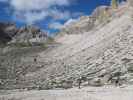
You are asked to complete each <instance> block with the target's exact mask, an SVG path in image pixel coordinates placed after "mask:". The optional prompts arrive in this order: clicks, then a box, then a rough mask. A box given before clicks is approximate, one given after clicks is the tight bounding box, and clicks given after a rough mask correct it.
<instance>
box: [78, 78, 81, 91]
mask: <svg viewBox="0 0 133 100" xmlns="http://www.w3.org/2000/svg"><path fill="white" fill-rule="evenodd" d="M81 83H82V77H80V78H79V79H78V88H79V89H81Z"/></svg>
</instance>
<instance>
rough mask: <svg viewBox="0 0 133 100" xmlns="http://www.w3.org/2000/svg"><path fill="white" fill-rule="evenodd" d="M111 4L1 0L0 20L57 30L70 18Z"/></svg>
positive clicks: (83, 0) (86, 0)
mask: <svg viewBox="0 0 133 100" xmlns="http://www.w3.org/2000/svg"><path fill="white" fill-rule="evenodd" d="M109 4H110V0H0V21H11V22H12V21H13V22H15V23H16V24H17V26H22V25H25V24H34V25H37V26H39V27H41V28H42V29H44V30H46V31H49V32H55V31H56V30H58V29H60V28H61V27H62V26H63V24H64V23H66V22H68V21H69V20H70V19H71V21H73V20H74V19H77V18H78V17H80V16H81V15H90V14H91V13H92V11H93V10H94V9H95V8H96V7H97V6H99V5H109Z"/></svg>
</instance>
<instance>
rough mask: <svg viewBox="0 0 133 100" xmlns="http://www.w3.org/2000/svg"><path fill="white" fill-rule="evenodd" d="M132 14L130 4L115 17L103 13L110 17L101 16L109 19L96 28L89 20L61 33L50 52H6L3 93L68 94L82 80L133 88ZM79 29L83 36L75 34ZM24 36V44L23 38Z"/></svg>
mask: <svg viewBox="0 0 133 100" xmlns="http://www.w3.org/2000/svg"><path fill="white" fill-rule="evenodd" d="M108 11H109V12H108ZM110 11H111V12H110ZM132 11H133V9H132V7H129V5H128V4H124V5H121V6H120V7H119V8H118V9H117V10H114V11H113V10H110V9H109V10H107V11H105V12H106V13H107V15H108V14H110V15H109V16H106V14H105V13H104V14H102V15H98V16H105V17H102V19H101V17H98V18H96V19H95V21H93V24H91V25H92V28H90V27H88V25H90V24H89V23H88V20H90V17H84V18H83V17H82V18H83V19H82V18H81V20H80V21H79V22H76V23H74V24H72V25H70V26H68V27H67V28H66V29H65V30H67V29H69V30H67V31H68V32H69V33H68V32H67V33H66V31H64V30H62V31H61V34H62V33H63V35H58V36H57V37H55V40H54V44H52V45H50V46H49V47H48V48H44V47H43V46H37V47H36V46H32V47H24V48H17V49H15V50H14V49H11V50H10V47H6V48H4V49H2V51H1V58H0V62H1V67H2V68H3V69H4V71H3V72H5V73H6V74H4V75H6V76H4V78H3V81H2V82H1V87H6V88H7V87H10V88H29V89H30V88H32V89H33V88H39V89H52V88H55V87H63V88H68V87H72V86H76V85H77V80H78V79H79V77H84V82H88V83H87V84H89V85H93V86H100V85H104V84H108V83H111V84H112V83H114V81H115V80H116V79H117V77H118V76H119V77H120V82H121V83H124V84H125V83H126V84H132V78H133V48H132V46H133V33H132V32H133V13H132ZM100 14H101V13H100ZM92 18H93V17H92ZM103 18H104V21H103ZM99 20H100V21H101V20H102V24H99V22H100V21H99ZM89 22H90V21H89ZM97 22H98V23H97ZM80 23H81V24H80ZM86 23H87V24H86ZM77 25H79V26H80V27H79V30H80V29H81V31H78V32H79V33H80V34H76V33H77V30H75V29H76V27H77ZM93 25H94V26H93ZM71 26H72V27H71ZM70 28H72V29H70ZM20 33H21V32H20ZM26 33H27V31H26ZM74 33H75V34H74ZM20 36H21V37H23V38H25V35H20ZM29 38H30V37H28V39H29ZM99 80H100V82H99ZM5 83H6V84H5Z"/></svg>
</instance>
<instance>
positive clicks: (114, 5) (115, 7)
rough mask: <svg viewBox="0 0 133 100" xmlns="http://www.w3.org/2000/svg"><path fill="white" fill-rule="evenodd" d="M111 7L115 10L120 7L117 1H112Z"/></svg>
mask: <svg viewBox="0 0 133 100" xmlns="http://www.w3.org/2000/svg"><path fill="white" fill-rule="evenodd" d="M111 6H112V8H113V9H117V7H118V4H117V0H112V1H111Z"/></svg>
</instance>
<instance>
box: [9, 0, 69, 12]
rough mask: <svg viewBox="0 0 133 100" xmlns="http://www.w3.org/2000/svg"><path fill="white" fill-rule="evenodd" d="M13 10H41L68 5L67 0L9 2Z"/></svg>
mask: <svg viewBox="0 0 133 100" xmlns="http://www.w3.org/2000/svg"><path fill="white" fill-rule="evenodd" d="M10 3H11V5H12V6H13V7H14V8H15V10H23V11H28V10H42V9H46V8H50V7H51V6H66V5H69V0H10Z"/></svg>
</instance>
